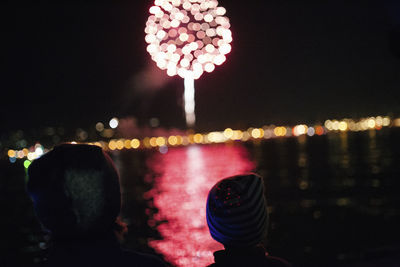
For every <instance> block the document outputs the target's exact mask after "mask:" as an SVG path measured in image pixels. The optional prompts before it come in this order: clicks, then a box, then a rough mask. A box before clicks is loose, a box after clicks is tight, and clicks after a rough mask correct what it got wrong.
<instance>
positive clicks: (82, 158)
mask: <svg viewBox="0 0 400 267" xmlns="http://www.w3.org/2000/svg"><path fill="white" fill-rule="evenodd" d="M28 178H29V180H28V183H27V191H28V193H29V194H30V196H31V198H32V200H33V204H34V208H35V211H36V214H37V216H38V218H39V220H40V221H41V222H42V224H43V226H44V227H45V228H47V229H48V230H50V231H51V232H52V233H53V235H55V236H66V237H74V236H82V235H96V234H98V233H99V232H106V231H108V230H110V229H112V228H113V226H114V224H115V221H116V219H117V217H118V214H119V212H120V208H121V191H120V185H119V175H118V172H117V170H116V168H115V166H114V164H113V162H112V160H111V158H110V157H109V156H108V155H107V154H106V153H105V152H104V151H103V150H102V149H101V148H100V147H97V146H91V145H72V144H63V145H59V146H56V147H55V148H54V149H53V150H51V151H50V152H48V153H47V154H45V155H43V156H42V157H41V158H39V159H37V160H35V161H33V162H32V164H31V165H30V166H29V169H28Z"/></svg>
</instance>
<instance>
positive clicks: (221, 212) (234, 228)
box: [206, 173, 268, 247]
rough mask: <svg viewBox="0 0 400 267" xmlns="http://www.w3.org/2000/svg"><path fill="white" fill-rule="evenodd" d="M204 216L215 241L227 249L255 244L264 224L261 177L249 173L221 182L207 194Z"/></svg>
mask: <svg viewBox="0 0 400 267" xmlns="http://www.w3.org/2000/svg"><path fill="white" fill-rule="evenodd" d="M206 213H207V223H208V227H209V230H210V233H211V236H212V237H213V238H214V239H215V240H216V241H218V242H220V243H222V244H223V245H224V246H230V247H246V246H253V245H257V244H258V243H260V242H261V241H262V240H263V238H264V237H265V234H266V232H267V221H268V214H267V203H266V200H265V197H264V183H263V180H262V177H260V176H259V175H257V174H253V173H250V174H245V175H237V176H232V177H228V178H225V179H222V180H221V181H219V182H218V183H217V184H216V185H214V187H213V188H211V190H210V192H209V194H208V198H207V209H206Z"/></svg>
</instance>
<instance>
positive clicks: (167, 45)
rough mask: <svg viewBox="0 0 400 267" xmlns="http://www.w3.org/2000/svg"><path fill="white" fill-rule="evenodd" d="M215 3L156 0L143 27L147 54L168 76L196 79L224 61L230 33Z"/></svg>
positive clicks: (191, 0) (222, 10) (212, 0)
mask: <svg viewBox="0 0 400 267" xmlns="http://www.w3.org/2000/svg"><path fill="white" fill-rule="evenodd" d="M218 4H219V3H218V1H216V0H156V1H154V6H152V7H151V8H150V9H149V13H150V16H149V17H148V20H147V22H146V27H145V33H146V36H145V41H146V43H147V48H146V50H147V52H148V53H149V54H150V55H151V58H152V60H153V61H155V62H156V64H157V66H158V67H159V68H160V69H162V70H166V71H167V74H168V75H169V76H175V75H179V76H181V77H182V78H185V77H186V75H188V72H191V73H193V78H194V79H199V78H200V77H201V75H202V74H203V73H204V71H206V72H212V71H214V69H215V65H221V64H222V63H224V62H225V61H226V56H225V55H226V54H228V53H229V52H230V51H231V50H232V46H231V45H230V43H231V42H232V40H233V39H232V32H231V30H230V22H229V18H228V17H226V16H224V15H225V14H226V9H225V8H223V7H220V6H218Z"/></svg>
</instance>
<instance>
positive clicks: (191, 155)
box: [147, 145, 254, 266]
mask: <svg viewBox="0 0 400 267" xmlns="http://www.w3.org/2000/svg"><path fill="white" fill-rule="evenodd" d="M149 167H150V168H151V169H152V170H153V171H154V172H156V173H158V174H160V176H159V177H158V178H156V182H155V187H154V189H152V191H150V192H148V193H147V194H148V195H149V196H152V197H153V198H154V204H155V206H156V207H157V208H158V209H159V213H158V214H157V215H156V216H155V219H157V220H167V221H168V222H167V223H163V224H161V225H160V226H159V227H158V231H159V232H160V233H161V235H162V237H163V238H164V239H163V240H156V241H151V242H150V246H151V247H153V248H154V249H155V250H157V251H158V252H159V253H162V254H163V255H164V256H165V258H166V259H167V260H168V261H169V262H170V263H172V264H173V265H176V266H206V265H208V264H211V263H212V262H213V254H212V252H214V251H216V250H219V249H222V245H220V244H219V243H217V242H216V241H214V240H213V239H212V238H211V236H210V234H209V232H208V227H207V221H206V212H205V205H206V199H207V194H208V191H209V190H210V189H211V187H212V186H213V185H214V184H215V183H216V182H217V181H219V180H220V179H221V178H224V177H226V176H231V175H236V174H239V173H243V172H249V171H251V170H252V169H253V167H254V164H253V163H252V162H251V161H250V160H249V159H248V157H247V152H246V150H245V148H244V147H243V146H239V145H235V146H233V145H230V146H228V145H218V146H190V147H186V148H174V149H170V150H169V152H168V153H167V154H165V155H161V154H157V155H154V156H153V157H152V158H151V159H150V160H149Z"/></svg>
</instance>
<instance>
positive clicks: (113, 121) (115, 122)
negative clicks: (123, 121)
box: [109, 118, 119, 129]
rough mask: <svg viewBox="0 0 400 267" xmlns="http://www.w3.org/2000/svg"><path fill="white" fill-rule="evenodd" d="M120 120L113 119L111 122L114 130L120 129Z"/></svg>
mask: <svg viewBox="0 0 400 267" xmlns="http://www.w3.org/2000/svg"><path fill="white" fill-rule="evenodd" d="M118 124H119V120H118V119H117V118H112V119H111V120H110V122H109V125H110V127H111V128H112V129H115V128H117V127H118Z"/></svg>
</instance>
